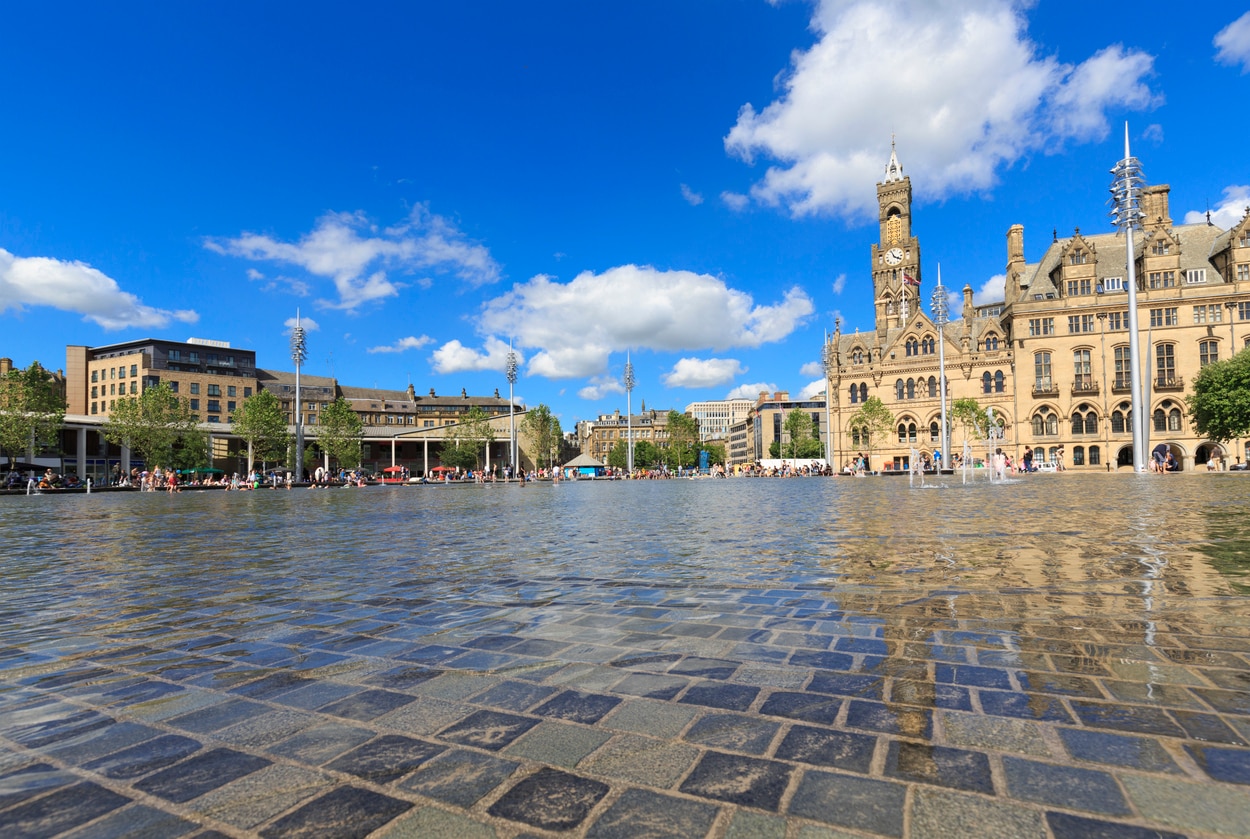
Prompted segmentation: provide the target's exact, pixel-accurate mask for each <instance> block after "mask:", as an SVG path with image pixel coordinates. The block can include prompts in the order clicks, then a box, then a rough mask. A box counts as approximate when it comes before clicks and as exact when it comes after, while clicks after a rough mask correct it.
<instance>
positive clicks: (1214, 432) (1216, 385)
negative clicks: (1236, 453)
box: [1186, 348, 1250, 443]
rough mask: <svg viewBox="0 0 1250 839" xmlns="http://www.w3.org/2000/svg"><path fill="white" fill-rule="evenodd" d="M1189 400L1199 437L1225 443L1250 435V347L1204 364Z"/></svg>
mask: <svg viewBox="0 0 1250 839" xmlns="http://www.w3.org/2000/svg"><path fill="white" fill-rule="evenodd" d="M1186 401H1187V403H1188V406H1189V418H1190V421H1191V422H1192V423H1193V426H1194V431H1195V432H1196V433H1197V434H1198V436H1200V437H1206V438H1207V439H1209V440H1215V441H1216V442H1221V443H1223V442H1227V441H1228V440H1232V439H1234V438H1237V437H1246V436H1250V348H1248V349H1244V350H1242V351H1241V352H1239V353H1237V354H1236V355H1235V356H1233V357H1232V358H1230V359H1228V360H1227V361H1216V362H1214V363H1212V364H1208V365H1207V366H1206V367H1203V368H1202V370H1201V371H1200V372H1199V373H1198V375H1197V377H1195V378H1194V392H1193V393H1192V394H1191V395H1190V396H1189V397H1188V398H1187V399H1186Z"/></svg>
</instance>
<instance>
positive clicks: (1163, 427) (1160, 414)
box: [1154, 408, 1168, 431]
mask: <svg viewBox="0 0 1250 839" xmlns="http://www.w3.org/2000/svg"><path fill="white" fill-rule="evenodd" d="M1154 428H1155V431H1167V430H1168V415H1167V414H1166V413H1165V412H1164V410H1163V409H1162V408H1155V412H1154Z"/></svg>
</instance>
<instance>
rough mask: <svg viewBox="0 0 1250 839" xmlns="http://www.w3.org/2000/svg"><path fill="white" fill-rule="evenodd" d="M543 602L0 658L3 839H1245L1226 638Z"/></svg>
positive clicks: (648, 597)
mask: <svg viewBox="0 0 1250 839" xmlns="http://www.w3.org/2000/svg"><path fill="white" fill-rule="evenodd" d="M549 583H550V584H551V585H552V586H555V587H558V588H559V589H560V590H561V591H562V594H561V595H560V596H558V597H555V598H551V599H545V600H543V601H542V602H533V603H525V604H523V605H519V606H518V605H509V606H507V607H505V608H492V607H490V606H488V605H485V604H484V603H481V602H476V603H475V602H474V601H475V598H474V597H473V593H472V592H467V593H466V595H467V596H466V598H465V600H464V602H461V603H458V604H457V603H447V602H435V601H431V600H429V599H426V598H423V597H421V596H420V595H419V594H417V593H415V592H413V591H412V590H411V589H410V587H408V586H406V585H404V584H398V585H395V586H392V587H391V590H390V591H388V592H385V593H378V594H376V595H375V596H371V597H368V598H366V599H363V600H361V601H360V602H358V603H355V604H349V603H341V604H338V605H336V606H335V607H334V608H327V604H323V603H302V602H300V601H298V600H288V601H286V602H279V603H274V602H266V603H265V604H264V605H261V604H257V605H256V606H255V608H254V610H253V613H252V614H251V615H249V616H247V618H246V619H244V620H240V619H239V616H238V615H237V614H235V615H232V616H231V617H230V618H229V620H226V621H223V620H221V619H219V618H218V617H217V616H216V615H215V610H214V609H213V608H212V607H211V605H210V606H207V607H206V608H203V609H194V608H192V609H189V610H188V611H187V612H186V613H185V614H183V615H180V616H179V620H178V622H177V623H171V621H170V620H169V616H168V615H167V614H165V612H164V611H163V610H151V611H149V612H148V613H146V614H144V613H136V614H118V615H116V616H115V620H116V622H115V623H114V624H113V625H112V628H113V629H114V630H115V631H119V630H123V629H124V635H125V636H126V637H127V638H128V639H130V642H129V643H112V644H106V643H101V639H99V638H94V639H93V638H80V639H76V640H75V639H71V640H67V641H63V642H61V643H59V644H58V645H57V647H58V654H57V655H52V654H50V653H48V652H46V651H45V650H43V649H41V645H40V644H30V645H27V646H25V647H16V646H11V647H8V648H6V649H3V650H0V667H3V668H4V669H3V676H4V683H3V684H4V687H3V693H2V694H0V702H2V703H3V704H2V705H0V720H3V723H2V725H0V736H2V737H3V755H2V756H0V833H2V834H3V835H5V836H8V837H14V836H28V835H29V836H42V835H64V836H123V835H132V833H133V834H138V833H141V832H145V831H146V833H147V835H154V836H157V835H159V836H178V835H188V836H190V835H194V836H201V837H207V836H217V835H229V836H243V835H257V834H258V835H260V836H266V837H269V836H325V835H343V836H364V835H367V834H369V833H370V832H371V831H377V832H378V833H377V835H380V836H388V837H400V836H422V837H442V836H446V837H474V836H500V837H511V836H519V835H545V834H546V832H548V831H551V832H561V831H564V832H567V831H572V832H574V833H575V834H577V835H585V836H589V837H618V836H619V837H634V836H644V835H645V836H656V837H659V836H673V837H691V836H704V835H711V836H725V837H774V836H775V837H782V836H802V837H811V839H815V838H816V837H828V836H839V835H847V834H849V835H860V834H867V835H873V836H876V835H880V836H909V837H926V836H952V835H960V834H963V835H968V834H969V833H971V832H972V831H975V832H976V833H978V834H979V835H995V836H1019V837H1025V836H1037V837H1046V836H1053V837H1075V836H1105V837H1126V839H1127V837H1146V836H1175V835H1189V836H1206V835H1221V836H1223V835H1228V836H1250V747H1248V745H1247V744H1248V742H1250V661H1248V660H1247V659H1248V657H1250V615H1248V614H1247V611H1246V609H1245V608H1244V607H1243V608H1242V609H1240V610H1226V611H1223V612H1221V613H1220V614H1219V616H1218V619H1219V621H1220V622H1219V623H1211V622H1209V621H1208V620H1200V619H1197V617H1196V616H1191V618H1190V619H1186V618H1185V617H1184V616H1183V615H1177V614H1176V613H1175V612H1173V613H1172V614H1173V619H1171V620H1168V621H1167V622H1165V623H1161V624H1158V625H1156V626H1146V625H1143V623H1142V622H1141V621H1140V620H1136V619H1133V620H1128V619H1123V618H1119V617H1117V615H1116V614H1115V602H1114V598H1104V600H1106V601H1107V603H1106V606H1107V608H1104V609H1102V610H1100V612H1101V614H1100V615H1099V616H1098V617H1093V618H1077V617H1073V616H1072V614H1071V612H1073V611H1077V607H1079V606H1081V605H1082V603H1083V601H1084V600H1085V599H1086V598H1085V597H1083V596H1077V595H1069V596H1063V595H1055V594H1051V595H1047V596H1045V597H1037V596H1035V595H1029V594H1025V593H1021V594H1010V593H1008V594H997V595H989V594H981V595H975V596H970V595H965V596H956V595H944V594H942V593H940V592H934V593H932V594H930V595H929V596H927V597H920V598H917V599H911V600H903V599H902V598H901V597H897V596H887V595H884V594H882V593H880V592H864V593H862V594H859V595H854V594H852V595H850V596H844V597H842V598H840V605H841V607H842V608H839V609H834V608H831V607H830V605H829V602H828V600H827V599H825V598H824V597H822V596H821V592H818V591H805V590H803V589H797V590H761V589H753V588H746V587H742V588H736V587H724V588H720V589H715V588H710V587H708V588H702V589H700V590H698V591H692V590H684V589H680V588H668V587H664V586H658V585H650V586H641V585H628V584H620V583H611V582H610V581H595V580H590V579H584V578H574V579H563V580H552V581H549ZM514 584H519V581H514ZM210 600H211V598H210ZM953 611H954V612H957V613H962V614H968V613H973V614H979V615H981V617H959V618H952V617H951V614H952V612H953ZM455 624H463V628H454V625H455ZM448 625H453V628H450V629H448V628H446V627H447V626H448ZM106 628H107V627H106ZM140 639H141V640H140ZM75 646H78V647H80V649H78V650H74V647H75ZM965 831H967V832H965Z"/></svg>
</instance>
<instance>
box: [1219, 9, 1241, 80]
mask: <svg viewBox="0 0 1250 839" xmlns="http://www.w3.org/2000/svg"><path fill="white" fill-rule="evenodd" d="M1214 43H1215V47H1216V52H1215V60H1216V61H1218V62H1220V63H1221V64H1233V65H1236V64H1240V65H1241V72H1242V73H1243V74H1244V73H1250V12H1246V13H1245V14H1244V15H1242V16H1241V17H1239V18H1237V19H1236V20H1235V21H1233V22H1232V23H1230V24H1229V25H1228V26H1225V27H1224V28H1223V29H1221V30H1220V31H1219V33H1217V34H1216V36H1215V41H1214Z"/></svg>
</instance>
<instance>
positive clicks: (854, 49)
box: [0, 0, 1250, 429]
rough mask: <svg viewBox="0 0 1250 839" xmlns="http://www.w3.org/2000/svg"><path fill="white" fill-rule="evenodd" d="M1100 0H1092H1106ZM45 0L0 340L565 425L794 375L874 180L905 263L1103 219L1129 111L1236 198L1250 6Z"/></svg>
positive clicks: (6, 225) (1188, 171)
mask: <svg viewBox="0 0 1250 839" xmlns="http://www.w3.org/2000/svg"><path fill="white" fill-rule="evenodd" d="M1104 6H1106V7H1107V8H1105V9H1104V8H1103V7H1104ZM1115 8H1116V7H1113V6H1111V5H1110V4H1089V3H1080V4H1077V3H1071V2H1038V3H1010V2H1001V0H942V2H932V0H910V1H909V0H897V1H896V2H835V0H824V2H798V1H797V0H795V1H794V2H785V1H784V0H783V1H782V2H776V3H769V2H765V1H764V0H714V1H713V0H656V2H651V0H635V2H631V3H627V4H606V3H585V2H542V0H537V1H536V2H534V3H515V2H486V1H485V0H484V1H483V2H474V3H451V4H448V3H439V4H435V3H377V4H369V5H366V6H364V7H363V9H362V8H353V9H349V8H348V7H347V6H346V5H344V4H329V3H318V2H300V3H279V2H270V3H256V4H252V3H221V4H209V3H138V4H130V3H116V4H104V5H101V4H87V3H75V2H66V3H56V4H42V3H39V4H36V3H30V4H17V5H16V6H13V7H11V8H9V9H7V10H6V12H5V30H6V38H5V48H4V50H3V51H0V78H3V79H4V80H5V82H6V83H5V97H4V104H3V111H2V113H3V116H2V117H0V119H2V120H3V122H2V123H0V326H2V328H3V334H4V339H5V340H4V341H3V346H0V354H3V355H7V356H10V357H11V358H13V359H14V361H15V362H16V363H17V364H18V365H20V366H25V365H26V364H28V363H29V362H30V361H31V360H39V361H40V362H42V363H44V364H45V365H46V366H50V367H61V366H63V365H64V357H65V355H64V352H65V351H64V348H65V345H66V344H69V343H81V344H87V345H92V346H97V345H103V344H110V343H115V342H118V341H125V340H130V339H135V338H143V337H165V338H171V339H177V340H184V339H186V338H188V337H193V336H194V337H199V338H211V339H217V340H226V341H230V342H231V344H232V345H233V346H236V347H247V348H251V349H255V350H256V351H257V355H258V358H259V360H260V364H261V366H265V367H273V368H281V369H290V368H291V363H290V362H289V360H288V356H289V350H288V346H287V342H288V338H287V332H288V330H289V321H290V320H291V319H293V317H294V315H295V313H296V310H297V309H298V310H299V311H300V312H301V314H302V316H303V317H304V318H305V319H306V325H307V326H309V328H310V330H311V331H310V333H309V340H308V347H309V351H308V362H307V364H306V365H305V368H304V369H305V371H306V372H308V373H312V374H319V375H334V376H337V377H338V378H339V380H340V381H341V382H343V383H344V384H350V385H361V386H378V387H389V388H395V389H402V388H404V387H406V386H407V385H408V383H409V382H412V384H413V385H414V386H415V387H416V389H417V390H418V391H419V392H426V391H428V390H429V389H430V388H434V389H435V390H436V391H438V392H440V393H444V392H458V391H459V390H460V389H461V388H466V389H468V391H469V392H470V393H492V392H493V391H494V390H495V388H499V389H500V392H501V393H504V394H506V393H507V381H506V379H505V377H504V373H503V369H504V355H505V353H506V351H507V342H508V341H509V339H511V340H512V341H513V342H514V345H515V347H516V350H517V352H518V353H519V355H520V356H521V357H522V359H523V363H522V366H521V370H520V377H519V380H518V383H517V386H516V395H517V397H518V399H520V400H522V401H524V402H525V403H526V404H529V405H535V404H538V403H540V402H541V403H546V404H548V405H550V406H551V407H552V409H553V410H555V411H556V412H557V414H558V415H559V416H560V418H561V421H562V423H563V424H564V427H565V428H566V429H570V428H572V425H573V423H574V422H575V421H576V420H578V419H587V418H593V417H594V416H596V415H598V414H600V413H607V412H611V411H612V410H613V409H615V408H621V409H623V408H624V406H625V395H624V391H623V388H622V387H621V383H620V382H621V376H622V371H623V367H624V364H625V359H626V353H627V352H629V353H631V354H632V359H633V362H634V366H635V374H636V377H637V380H638V385H637V387H636V388H635V390H634V392H633V404H634V407H635V409H637V407H638V406H639V404H640V403H641V401H643V400H645V402H646V404H647V406H648V407H656V408H669V407H676V408H679V409H681V408H684V407H685V405H687V404H688V403H689V402H691V401H695V400H699V399H719V398H724V397H726V396H730V395H735V396H736V395H750V396H752V397H753V396H754V394H755V393H756V392H758V391H759V390H761V389H768V390H773V389H784V390H788V391H790V392H791V394H792V395H797V394H800V393H810V392H812V391H818V390H820V385H819V379H820V373H819V368H818V365H817V364H816V362H817V360H818V358H819V354H820V347H821V342H822V337H823V334H824V332H825V331H826V330H830V331H831V330H832V329H833V323H834V318H835V317H841V318H842V321H843V329H844V331H848V332H850V331H854V330H855V329H857V328H858V329H862V330H867V329H871V328H872V306H871V280H870V277H869V274H868V269H869V264H868V263H869V248H870V246H871V244H872V243H873V242H874V241H875V239H876V235H877V227H876V215H875V213H876V207H875V192H874V184H875V183H876V181H877V180H879V179H880V177H881V175H882V172H883V170H884V167H885V164H886V161H887V160H888V158H889V152H890V142H891V136H894V137H896V140H897V149H898V155H899V159H900V161H901V162H902V164H903V167H904V170H905V172H906V173H907V174H908V175H910V177H911V180H912V186H913V190H914V192H915V203H914V206H913V213H914V221H913V229H914V231H915V232H916V233H917V235H919V236H920V239H921V246H922V254H923V260H924V263H923V266H922V268H923V271H924V274H923V277H924V283H925V289H924V290H923V294H924V296H925V297H926V299H927V297H928V295H929V293H930V291H931V288H932V284H933V282H934V280H935V279H936V273H937V272H936V268H937V265H938V263H941V267H942V279H943V281H944V283H945V285H946V286H948V287H949V288H952V289H955V290H957V289H960V288H962V287H963V286H964V285H970V286H971V287H972V288H973V289H974V290H976V291H977V293H978V295H985V296H990V297H992V296H993V294H994V291H995V289H996V288H997V287H1001V281H1002V277H1001V275H1002V271H1003V265H1004V263H1005V234H1006V231H1007V228H1008V227H1009V226H1011V225H1012V224H1017V223H1019V224H1023V225H1024V226H1025V253H1026V257H1027V258H1029V259H1030V260H1034V259H1037V258H1038V257H1039V256H1040V254H1041V253H1042V251H1043V250H1044V249H1045V247H1046V245H1047V243H1048V242H1049V241H1050V238H1051V232H1052V230H1056V229H1057V230H1058V232H1059V234H1060V235H1070V234H1071V232H1072V230H1073V228H1075V227H1083V228H1084V229H1085V230H1087V231H1091V230H1092V231H1100V230H1107V229H1109V222H1108V221H1107V217H1106V208H1105V206H1104V200H1105V198H1106V196H1107V186H1108V184H1109V182H1108V178H1109V175H1108V171H1107V170H1108V169H1109V168H1110V167H1111V166H1112V165H1113V164H1114V162H1115V161H1116V160H1117V159H1118V158H1119V157H1120V156H1121V155H1122V150H1123V125H1124V122H1125V121H1128V123H1129V125H1130V132H1131V137H1132V142H1133V151H1134V153H1135V154H1136V155H1137V156H1138V157H1139V158H1140V159H1141V160H1142V163H1143V166H1144V169H1145V174H1146V177H1147V180H1148V181H1150V182H1151V183H1165V182H1166V183H1170V184H1171V186H1172V192H1171V202H1172V203H1171V208H1172V216H1173V218H1174V219H1175V220H1176V221H1177V222H1180V221H1182V220H1183V219H1184V218H1185V215H1186V213H1187V212H1195V213H1202V212H1204V211H1205V210H1207V209H1208V208H1210V209H1211V210H1212V212H1213V213H1214V214H1215V221H1216V223H1219V224H1221V226H1225V227H1227V226H1230V225H1231V224H1232V223H1233V221H1235V220H1236V219H1238V218H1240V216H1241V214H1242V212H1243V209H1244V208H1245V206H1246V205H1247V204H1250V171H1248V167H1250V162H1248V161H1250V158H1247V156H1246V154H1245V144H1246V139H1245V138H1246V137H1247V136H1250V132H1248V130H1247V129H1248V127H1250V126H1248V123H1250V109H1248V108H1246V107H1245V105H1244V103H1245V102H1247V101H1250V13H1245V14H1243V15H1241V16H1240V17H1238V14H1239V10H1238V9H1237V8H1236V6H1235V4H1234V5H1232V6H1227V7H1212V8H1219V9H1220V11H1209V10H1208V7H1207V6H1203V7H1202V11H1200V12H1198V11H1195V12H1194V13H1192V14H1180V13H1178V12H1177V8H1176V6H1175V4H1164V3H1154V2H1141V3H1137V4H1135V5H1134V6H1133V10H1132V14H1131V15H1122V14H1119V13H1117V12H1116V11H1115Z"/></svg>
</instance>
